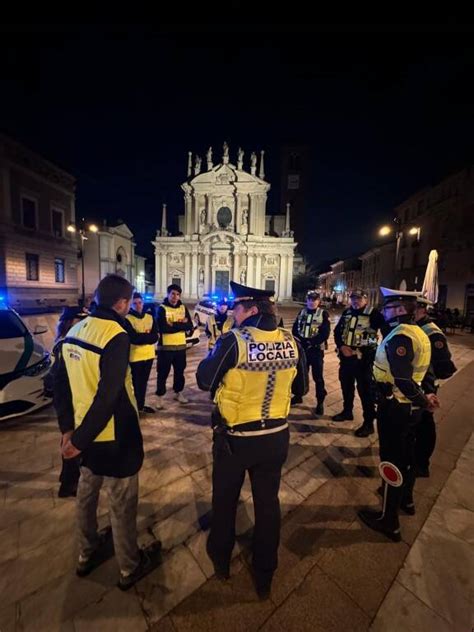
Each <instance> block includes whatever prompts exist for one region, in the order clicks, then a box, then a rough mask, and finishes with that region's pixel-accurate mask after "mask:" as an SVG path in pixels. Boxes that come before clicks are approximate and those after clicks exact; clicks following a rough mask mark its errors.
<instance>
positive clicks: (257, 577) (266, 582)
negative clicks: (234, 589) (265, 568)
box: [253, 571, 273, 601]
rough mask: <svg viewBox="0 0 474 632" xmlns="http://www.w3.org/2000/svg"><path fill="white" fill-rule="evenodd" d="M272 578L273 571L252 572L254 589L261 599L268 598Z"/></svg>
mask: <svg viewBox="0 0 474 632" xmlns="http://www.w3.org/2000/svg"><path fill="white" fill-rule="evenodd" d="M272 578H273V573H272V574H271V575H269V574H268V573H264V574H261V573H256V572H255V571H254V572H253V583H254V585H255V591H256V593H257V595H258V598H259V599H260V600H261V601H264V600H266V599H269V598H270V593H271V590H272Z"/></svg>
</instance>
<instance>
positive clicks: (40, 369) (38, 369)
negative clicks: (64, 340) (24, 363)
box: [23, 353, 51, 377]
mask: <svg viewBox="0 0 474 632" xmlns="http://www.w3.org/2000/svg"><path fill="white" fill-rule="evenodd" d="M50 365H51V357H50V355H49V353H48V354H46V355H45V356H44V358H43V359H42V360H40V361H39V362H37V363H36V364H34V365H33V366H30V367H28V368H27V369H25V371H24V373H23V375H26V376H27V377H35V376H36V375H39V374H40V373H44V371H46V369H48V368H49V366H50Z"/></svg>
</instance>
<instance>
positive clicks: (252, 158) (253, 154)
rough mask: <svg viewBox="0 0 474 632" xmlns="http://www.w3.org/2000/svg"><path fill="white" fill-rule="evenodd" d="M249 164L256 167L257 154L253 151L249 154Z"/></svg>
mask: <svg viewBox="0 0 474 632" xmlns="http://www.w3.org/2000/svg"><path fill="white" fill-rule="evenodd" d="M250 166H251V167H255V168H256V167H257V154H256V153H255V152H254V151H253V152H252V155H251V156H250Z"/></svg>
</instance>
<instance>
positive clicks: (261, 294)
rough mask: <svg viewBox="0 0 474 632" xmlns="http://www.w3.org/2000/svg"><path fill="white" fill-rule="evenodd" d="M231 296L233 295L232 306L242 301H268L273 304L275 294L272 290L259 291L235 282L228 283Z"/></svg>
mask: <svg viewBox="0 0 474 632" xmlns="http://www.w3.org/2000/svg"><path fill="white" fill-rule="evenodd" d="M230 287H231V289H232V294H233V295H234V305H235V304H238V303H242V302H244V301H270V302H273V300H274V299H273V296H274V294H275V292H274V291H273V290H260V289H259V288H256V287H248V286H247V285H241V284H240V283H236V282H235V281H231V282H230Z"/></svg>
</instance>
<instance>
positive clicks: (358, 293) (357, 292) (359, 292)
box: [349, 287, 369, 298]
mask: <svg viewBox="0 0 474 632" xmlns="http://www.w3.org/2000/svg"><path fill="white" fill-rule="evenodd" d="M368 296H369V295H368V293H367V290H364V289H362V288H361V287H355V288H354V289H353V290H352V292H351V293H350V297H349V298H352V297H354V298H367V297H368Z"/></svg>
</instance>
